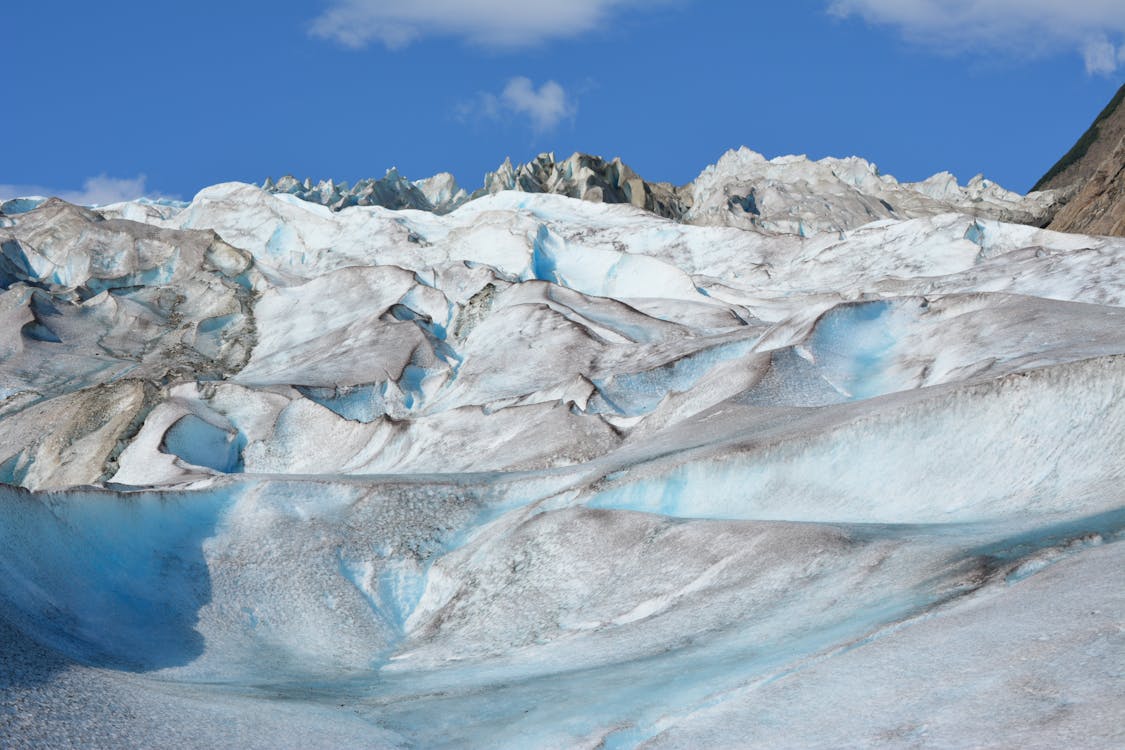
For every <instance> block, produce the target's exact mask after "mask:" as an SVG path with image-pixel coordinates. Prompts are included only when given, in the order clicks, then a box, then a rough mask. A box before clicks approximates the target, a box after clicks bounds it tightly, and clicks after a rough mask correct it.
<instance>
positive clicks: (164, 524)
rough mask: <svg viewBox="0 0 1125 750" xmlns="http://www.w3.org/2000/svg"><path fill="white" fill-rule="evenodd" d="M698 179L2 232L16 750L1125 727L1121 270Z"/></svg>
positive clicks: (214, 200) (391, 185) (964, 231)
mask: <svg viewBox="0 0 1125 750" xmlns="http://www.w3.org/2000/svg"><path fill="white" fill-rule="evenodd" d="M548 166H549V165H548V164H547V163H546V162H543V163H542V164H540V165H539V167H537V168H536V170H538V171H536V170H531V171H530V172H529V171H528V170H523V169H522V168H521V170H522V171H521V170H517V169H515V168H511V169H510V170H509V171H510V174H508V173H505V174H501V175H498V176H494V177H495V179H493V180H492V182H491V183H490V184H492V185H493V186H494V187H495V186H497V185H500V184H501V183H502V182H504V181H505V180H508V182H504V184H509V183H511V184H515V183H512V182H511V181H513V180H519V179H522V178H521V175H523V177H524V178H526V177H527V175H529V174H532V173H534V174H540V173H543V174H545V173H546V172H544V170H547V167H548ZM579 166H581V165H579ZM583 168H585V167H583ZM614 168H615V169H616V168H617V167H614ZM525 173H526V174H525ZM575 174H577V172H575ZM622 174H624V173H622ZM501 178H503V179H501ZM509 178H510V179H509ZM562 179H563V178H562V177H560V178H558V180H562ZM567 179H569V178H567ZM630 179H632V178H630ZM630 184H632V183H630ZM558 185H561V186H563V187H565V185H563V183H562V182H559V183H558ZM556 187H558V186H556ZM641 187H643V186H642V185H641V183H637V184H632V187H630V190H632V189H634V188H636V189H637V190H638V191H639V190H641ZM290 188H292V189H290ZM694 188H695V190H696V192H697V195H696V196H695V198H694V203H693V207H692V209H691V210H692V211H693V212H695V214H689V215H685V216H684V217H681V218H684V219H686V220H685V221H679V222H677V221H670V220H667V219H664V218H660V217H658V216H657V215H656V214H655V213H654V211H655V210H656V209H655V208H654V207H653V206H650V205H648V204H649V203H651V202H652V201H654V200H656V199H657V198H660V196H659V195H657V194H656V193H653V192H652V189H651V186H650V187H649V188H645V190H647V191H648V192H645V193H644V201H641V193H640V192H637V193H636V194H635V196H636V197H637V200H636V201H634V200H633V199H631V198H630V199H629V200H622V201H618V204H617V205H614V204H610V203H604V202H594V201H592V200H588V201H581V200H574V199H573V198H569V197H565V196H564V195H558V194H552V193H551V191H547V192H535V191H532V192H528V191H522V192H517V191H511V190H505V191H499V192H495V193H494V194H489V195H483V196H478V197H476V198H475V199H474V200H471V201H468V202H465V201H464V198H465V196H464V194H463V192H459V189H458V188H457V186H456V185H455V183H453V181H452V180H451V179H448V178H446V177H441V176H439V177H438V178H433V179H431V180H428V181H422V182H420V183H410V182H408V181H406V180H405V179H404V178H402V177H401V176H399V175H397V173H395V174H392V175H388V177H387V178H386V179H385V180H383V181H372V182H370V184H365V185H364V186H363V190H366V191H368V192H369V193H370V198H371V202H378V201H384V202H385V201H387V200H391V199H394V200H395V201H399V203H400V204H401V205H400V206H399V208H397V209H388V208H385V207H382V206H351V207H342V206H335V207H336V208H342V210H338V211H333V210H330V209H329V208H328V207H326V206H324V205H318V204H317V203H314V202H312V201H309V200H302V199H300V198H298V197H296V194H305V193H310V191H312V192H315V191H322V192H323V193H324V195H326V196H328V197H332V196H336V198H342V197H343V196H344V192H343V191H341V190H340V189H339V188H338V186H334V185H321V186H316V187H315V188H314V186H312V185H311V184H310V185H308V186H301V185H299V184H298V183H294V184H293V185H289V184H288V183H285V185H282V183H280V182H279V183H278V184H277V185H274V186H273V189H274V190H275V191H276V192H269V191H264V190H261V189H258V188H256V187H254V186H250V185H241V184H235V183H230V184H224V185H217V186H214V187H211V188H207V189H206V190H204V191H202V192H201V193H200V194H199V195H198V196H196V197H195V199H194V200H193V201H192V202H191V203H190V204H184V205H170V204H169V205H165V204H154V203H151V202H143V201H139V202H134V203H128V204H118V205H116V206H112V207H107V208H105V209H103V210H101V211H97V212H96V211H90V210H87V209H81V208H77V207H74V206H69V205H67V204H64V203H62V202H60V201H57V200H48V201H43V202H42V203H41V204H40V202H39V201H38V200H36V201H29V202H19V203H15V204H12V205H11V210H8V208H7V207H8V206H9V204H4V206H5V208H4V209H3V211H4V214H5V215H4V216H3V221H2V222H0V248H2V251H0V322H2V323H3V325H0V482H2V483H3V484H2V485H0V745H2V746H4V747H51V748H54V747H94V748H119V747H146V748H147V747H168V748H173V747H174V748H181V747H220V746H234V747H239V746H245V747H263V748H264V747H270V748H277V747H293V748H309V747H352V746H355V747H376V748H383V747H386V748H410V747H425V748H431V747H448V748H466V747H480V748H497V747H508V748H540V747H586V748H598V747H601V748H624V747H641V746H643V747H669V748H671V747H676V748H697V747H771V748H772V747H833V748H835V747H848V746H863V747H871V746H875V747H880V746H881V747H895V748H897V747H903V746H941V747H978V746H1002V747H1003V746H1019V747H1059V746H1089V747H1111V746H1116V745H1119V744H1121V743H1122V742H1123V741H1125V738H1123V737H1122V735H1121V729H1120V727H1119V726H1118V725H1119V722H1117V721H1115V720H1114V719H1115V717H1116V716H1119V715H1120V714H1121V712H1122V711H1123V710H1125V694H1123V691H1122V682H1121V670H1122V659H1121V654H1122V653H1125V639H1123V637H1122V632H1123V631H1122V627H1121V623H1122V620H1123V618H1125V608H1123V605H1125V602H1123V601H1122V587H1121V585H1120V580H1119V579H1120V569H1121V564H1122V560H1121V554H1122V553H1121V549H1122V548H1121V547H1120V543H1121V534H1122V529H1123V527H1125V510H1123V495H1122V489H1121V488H1122V487H1123V486H1125V484H1123V483H1125V476H1123V472H1125V468H1123V464H1122V446H1125V325H1123V323H1125V310H1123V309H1122V306H1123V304H1125V265H1122V264H1121V263H1120V258H1121V257H1122V254H1123V253H1125V241H1122V240H1115V239H1110V238H1099V237H1086V236H1080V235H1069V234H1059V233H1055V232H1049V231H1045V230H1041V229H1036V228H1034V227H1030V226H1025V225H1017V224H1008V223H1004V222H1003V221H1000V220H998V218H1000V217H1003V216H1008V213H1010V214H1011V216H1010V218H1019V217H1018V216H1017V214H1020V215H1023V214H1026V213H1027V212H1032V213H1034V211H1036V210H1039V209H1040V208H1042V206H1043V205H1046V204H1047V202H1049V200H1050V196H1049V195H1048V196H1043V195H1040V196H1034V197H1030V198H1027V199H1022V198H1020V197H1019V196H1014V195H1012V194H1010V193H1006V192H1004V191H1002V190H1000V189H999V188H998V187H996V186H994V185H992V184H991V183H988V182H987V181H982V180H975V181H973V182H971V183H970V184H969V185H968V186H966V187H960V186H957V185H956V184H955V182H954V181H952V178H951V177H948V178H947V177H941V176H939V177H937V178H932V179H931V180H928V181H926V182H924V183H918V184H915V185H909V186H903V185H899V184H898V183H897V182H894V181H893V180H891V179H889V178H886V177H884V176H881V175H878V174H877V173H876V172H875V170H874V169H873V168H872V167H871V166H870V165H869V164H867V163H866V162H862V161H860V160H825V161H822V162H810V161H808V160H805V159H800V158H787V159H780V160H774V161H771V162H767V161H765V160H764V159H761V158H760V157H758V156H757V155H754V154H751V153H749V152H742V153H740V152H734V153H732V154H731V155H728V156H727V157H724V159H723V160H722V161H720V163H719V165H717V166H716V167H715V168H712V169H710V170H709V171H708V172H705V173H704V175H703V176H701V178H700V180H698V181H697V182H696V183H695V185H694ZM744 188H745V189H744ZM560 190H561V188H560ZM379 191H384V192H382V193H380V192H379ZM563 192H565V191H563ZM816 196H820V199H817V198H816ZM306 197H308V196H306ZM322 197H323V196H322ZM619 197H620V196H619ZM736 198H737V200H736ZM376 199H377V200H376ZM880 201H886V202H887V203H890V204H893V205H892V207H891V208H888V207H887V206H885V205H883V203H881V202H880ZM642 202H645V205H644V206H643V207H642V206H641V203H642ZM896 202H897V203H896ZM974 202H977V203H979V204H980V205H985V204H987V206H988V207H989V211H972V210H970V211H969V212H968V213H958V212H957V211H959V210H964V209H966V208H967V207H971V206H973V205H976V203H974ZM439 204H440V205H441V206H442V207H443V208H442V211H440V212H437V213H434V212H430V211H421V210H416V209H417V207H418V206H422V207H425V206H426V205H429V206H431V207H432V206H437V205H439ZM631 204H632V205H631ZM396 205H399V204H396ZM661 205H664V204H661ZM458 206H459V207H458ZM664 208H668V206H667V205H664ZM712 209H714V211H712ZM950 210H953V212H952V213H950V212H949V211H950ZM708 211H712V213H711V214H708V213H707V212H708ZM716 212H717V213H716ZM1005 212H1008V213H1005ZM1021 212H1023V213H1022V214H1021ZM656 213H660V212H659V211H656ZM692 216H695V218H694V219H693V218H692ZM988 216H991V217H992V218H987V217H988ZM708 217H710V218H708ZM860 218H862V220H859V219H860ZM1024 218H1026V216H1025V217H1024ZM693 222H694V223H693Z"/></svg>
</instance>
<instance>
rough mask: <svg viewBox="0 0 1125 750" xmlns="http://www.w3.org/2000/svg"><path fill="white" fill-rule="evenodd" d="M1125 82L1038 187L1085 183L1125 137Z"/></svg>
mask: <svg viewBox="0 0 1125 750" xmlns="http://www.w3.org/2000/svg"><path fill="white" fill-rule="evenodd" d="M1123 103H1125V86H1122V87H1121V88H1120V89H1118V90H1117V94H1116V95H1115V96H1114V97H1113V99H1112V100H1110V102H1109V104H1108V105H1106V108H1105V109H1103V110H1102V112H1101V114H1099V115H1098V116H1097V118H1096V119H1095V120H1094V122H1093V124H1092V125H1090V127H1089V129H1087V130H1086V132H1085V133H1083V134H1082V137H1081V138H1079V139H1078V142H1077V143H1075V144H1074V146H1073V147H1071V149H1070V151H1067V152H1066V154H1065V155H1064V156H1063V157H1062V158H1061V159H1059V160H1058V162H1057V163H1056V164H1055V165H1054V166H1053V167H1051V168H1050V169H1049V170H1047V173H1046V174H1045V175H1043V176H1042V177H1041V178H1040V179H1039V182H1037V183H1035V187H1033V188H1032V190H1033V191H1035V190H1065V189H1067V188H1071V189H1073V188H1074V186H1076V185H1082V184H1084V183H1085V182H1086V181H1087V180H1089V179H1090V178H1091V177H1093V176H1094V173H1095V172H1097V171H1098V170H1099V168H1100V167H1101V165H1102V163H1103V162H1104V161H1105V160H1106V159H1108V158H1110V157H1111V156H1112V155H1113V152H1114V151H1115V149H1116V147H1117V144H1118V142H1120V140H1121V139H1122V138H1123V137H1125V106H1122V104H1123Z"/></svg>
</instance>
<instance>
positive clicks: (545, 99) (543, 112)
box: [500, 76, 576, 132]
mask: <svg viewBox="0 0 1125 750" xmlns="http://www.w3.org/2000/svg"><path fill="white" fill-rule="evenodd" d="M500 102H501V104H502V105H503V106H504V107H505V108H507V109H509V110H511V111H512V112H515V113H516V114H522V115H527V116H528V117H529V118H531V124H532V126H533V127H534V128H535V130H536V131H539V132H542V131H546V130H551V129H552V128H554V127H555V126H556V125H558V124H559V123H560V122H562V121H563V120H565V119H566V118H568V117H572V116H573V115H574V112H575V110H576V107H575V106H574V103H573V102H572V101H571V100H570V97H569V96H567V93H566V90H565V89H563V87H562V86H560V85H559V84H557V83H555V82H554V81H547V82H546V83H544V84H543V85H542V86H540V87H539V89H538V90H536V88H535V84H533V83H532V82H531V79H530V78H524V77H523V76H520V77H518V78H513V79H512V80H510V81H508V85H507V86H505V87H504V92H503V93H502V94H500Z"/></svg>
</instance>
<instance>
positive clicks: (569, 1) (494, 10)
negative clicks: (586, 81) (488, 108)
mask: <svg viewBox="0 0 1125 750" xmlns="http://www.w3.org/2000/svg"><path fill="white" fill-rule="evenodd" d="M684 1H685V0H565V2H548V1H547V0H540V1H537V0H328V8H327V10H325V11H324V12H323V13H322V14H321V15H320V16H318V17H317V18H316V19H315V20H314V21H313V23H312V27H311V32H312V34H313V35H314V36H318V37H321V38H324V39H331V40H334V41H337V42H339V43H341V44H343V45H345V46H348V47H354V48H361V47H366V46H367V45H369V44H371V43H372V42H378V43H381V44H383V45H386V46H387V47H389V48H391V49H400V48H402V47H405V46H407V45H409V44H410V43H411V42H414V41H416V40H418V39H421V38H423V37H432V36H444V37H453V38H458V39H462V40H465V41H468V42H470V43H472V44H478V45H481V46H486V47H510V48H512V47H525V46H529V45H533V44H538V43H540V42H542V41H544V40H547V39H557V38H565V37H572V36H576V35H579V34H582V33H584V32H587V31H590V30H592V29H595V28H597V27H598V26H599V25H601V24H604V23H605V22H606V21H608V20H609V19H610V17H611V16H612V15H613V14H614V13H615V12H617V11H620V10H623V9H626V8H630V7H631V8H634V9H636V10H637V11H646V10H651V9H652V8H653V7H654V6H656V5H668V4H672V3H676V2H684Z"/></svg>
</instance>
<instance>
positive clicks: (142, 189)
mask: <svg viewBox="0 0 1125 750" xmlns="http://www.w3.org/2000/svg"><path fill="white" fill-rule="evenodd" d="M146 182H147V178H146V177H145V176H144V175H143V174H142V175H137V176H136V177H110V176H109V175H106V174H100V175H98V176H96V177H88V178H86V180H85V181H84V182H83V183H82V187H81V188H79V189H78V190H60V189H57V188H50V187H44V186H43V185H0V200H7V199H9V198H22V197H27V196H32V195H40V196H46V197H56V198H62V199H63V200H64V201H66V202H68V203H74V204H76V205H79V206H105V205H108V204H110V203H119V202H121V201H128V200H133V199H135V198H141V197H143V196H145V195H147V194H148V190H147V189H146V186H145V184H146Z"/></svg>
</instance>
